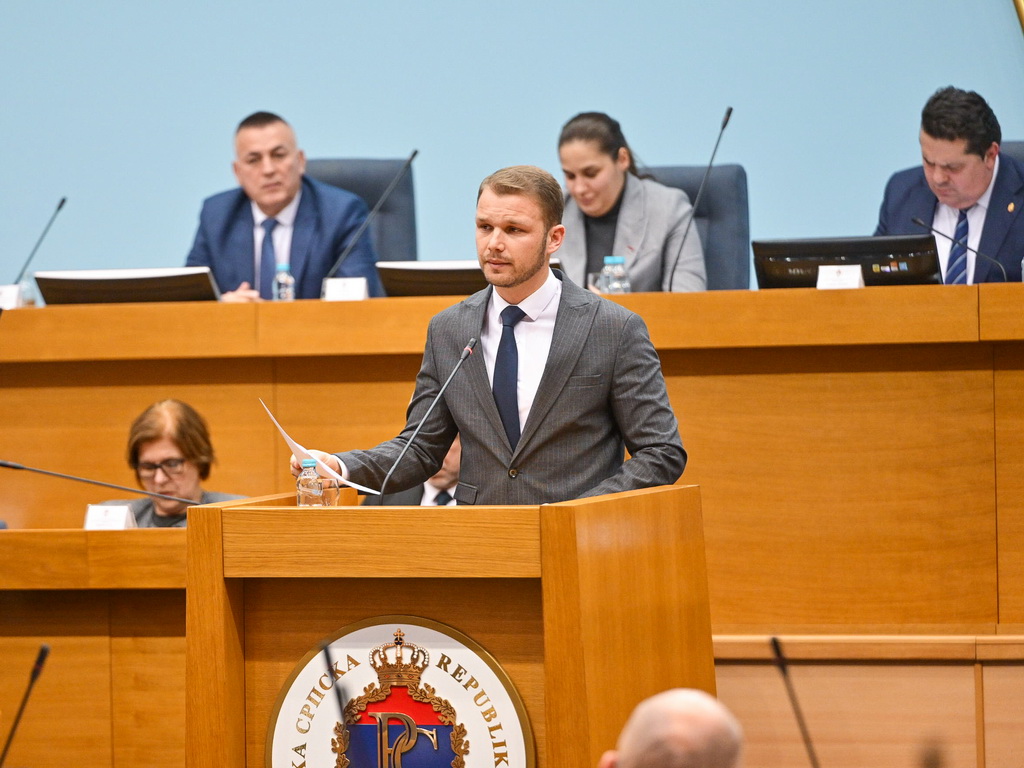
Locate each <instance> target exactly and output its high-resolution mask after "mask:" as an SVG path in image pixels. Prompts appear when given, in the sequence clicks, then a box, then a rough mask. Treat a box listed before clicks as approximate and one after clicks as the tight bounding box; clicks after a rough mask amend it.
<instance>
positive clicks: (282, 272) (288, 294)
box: [274, 264, 295, 301]
mask: <svg viewBox="0 0 1024 768" xmlns="http://www.w3.org/2000/svg"><path fill="white" fill-rule="evenodd" d="M274 301H295V278H294V277H292V271H291V269H290V268H289V267H288V265H287V264H278V265H277V272H275V273H274Z"/></svg>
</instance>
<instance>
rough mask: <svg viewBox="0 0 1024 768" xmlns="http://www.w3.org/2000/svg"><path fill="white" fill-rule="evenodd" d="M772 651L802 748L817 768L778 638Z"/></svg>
mask: <svg viewBox="0 0 1024 768" xmlns="http://www.w3.org/2000/svg"><path fill="white" fill-rule="evenodd" d="M771 643H772V651H773V652H774V654H775V663H776V664H777V665H778V667H779V672H781V673H782V680H783V682H784V683H785V684H786V693H787V694H788V695H789V703H790V705H791V706H792V707H793V714H794V715H796V723H797V725H798V726H799V727H800V735H801V736H802V737H803V740H804V748H805V749H806V750H807V758H808V759H809V760H810V761H811V765H812V766H813V768H819V765H818V756H817V755H816V754H814V745H813V744H812V743H811V734H810V732H809V731H808V730H807V723H806V722H804V713H803V712H802V711H801V710H800V703H799V702H798V701H797V700H796V690H794V688H793V683H792V681H791V680H790V679H789V670H788V669H787V668H786V657H785V656H783V654H782V645H781V643H779V638H777V637H774V636H773V637H772V638H771Z"/></svg>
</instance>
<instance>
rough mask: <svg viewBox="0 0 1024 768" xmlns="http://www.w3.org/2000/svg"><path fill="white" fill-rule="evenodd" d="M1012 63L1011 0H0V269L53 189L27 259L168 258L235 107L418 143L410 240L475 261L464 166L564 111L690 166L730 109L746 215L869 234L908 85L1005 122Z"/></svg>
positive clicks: (25, 244)
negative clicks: (606, 124) (617, 124)
mask: <svg viewBox="0 0 1024 768" xmlns="http://www.w3.org/2000/svg"><path fill="white" fill-rule="evenodd" d="M958 40H960V41H962V42H959V43H958V42H957V41H958ZM1022 72H1024V35H1022V34H1021V28H1020V25H1019V23H1018V20H1017V17H1016V14H1015V11H1014V7H1013V2H1012V0H862V1H856V0H851V1H850V2H845V3H842V2H833V1H832V0H776V2H773V3H756V4H755V3H752V2H751V3H744V2H717V3H715V2H707V0H702V1H701V2H696V1H695V0H671V1H670V0H664V1H663V2H647V1H646V0H640V1H639V2H634V3H621V2H617V3H609V2H602V1H601V0H595V1H593V2H586V3H583V2H580V3H569V2H559V1H558V0H554V1H552V0H547V1H546V2H542V1H541V0H517V2H511V3H489V2H486V1H484V2H481V1H480V0H472V1H470V0H433V2H430V3H414V2H395V1H394V0H375V1H371V2H360V3H350V2H341V1H338V0H293V2H290V3H281V2H276V3H268V2H261V1H253V2H236V1H235V0H231V1H228V2H222V1H220V0H208V1H207V2H198V1H197V0H179V1H178V2H173V3H169V2H164V3H147V2H127V1H124V2H116V1H114V0H91V1H90V2H83V3H71V2H67V3H60V2H46V0H39V1H37V2H31V1H30V0H6V1H5V2H2V3H0V84H2V88H0V93H2V101H0V158H2V162H0V169H2V170H0V211H2V213H0V283H5V282H10V281H11V280H13V279H14V276H15V274H16V273H17V271H18V269H19V268H20V266H21V263H22V261H23V260H24V258H25V256H26V255H27V254H28V252H29V250H30V249H31V247H32V244H33V243H34V242H35V239H36V237H37V236H38V234H39V232H40V231H41V229H42V227H43V225H44V224H45V222H46V219H47V217H48V216H49V215H50V213H51V212H52V210H53V208H54V206H55V205H56V203H57V201H58V200H59V199H60V197H61V196H62V195H67V197H68V204H67V207H66V208H65V210H64V211H63V212H62V214H61V218H60V219H58V221H57V223H56V224H55V226H54V228H53V230H52V232H51V233H50V234H51V236H50V238H49V239H48V241H47V242H46V243H45V244H44V245H43V247H42V249H41V250H40V252H39V255H38V257H37V260H36V262H35V264H34V268H36V269H64V268H99V267H108V266H110V267H125V266H168V265H180V264H182V263H183V261H184V258H185V254H186V253H187V251H188V248H189V245H190V243H191V239H192V235H193V232H194V228H195V223H196V215H197V213H198V210H199V204H200V201H201V200H202V198H203V197H205V196H206V195H208V194H211V193H213V192H216V191H219V190H221V189H224V188H227V187H229V186H233V183H234V182H233V177H232V175H231V171H230V160H231V155H232V144H231V137H232V132H233V128H234V125H235V124H236V123H237V121H238V120H239V119H240V118H241V117H243V116H244V115H246V114H248V113H249V112H251V111H254V110H256V109H269V110H272V111H275V112H279V113H281V114H282V115H284V116H285V117H286V118H287V119H288V120H289V121H290V122H291V123H292V124H293V125H294V126H295V128H296V130H297V132H298V136H299V141H300V144H301V145H302V146H303V147H304V148H305V150H306V152H307V154H308V155H309V156H310V157H323V156H363V157H400V156H405V155H407V154H408V153H409V152H410V151H411V150H412V149H413V148H418V149H419V150H420V156H419V158H418V159H417V160H416V165H415V179H416V193H417V198H418V202H417V205H418V210H417V215H418V217H419V246H420V255H421V258H425V259H437V258H471V257H473V255H474V246H473V229H472V224H471V221H472V218H471V217H472V213H473V205H474V197H475V192H476V187H477V184H478V183H479V181H480V179H481V178H482V177H483V176H484V175H485V174H487V173H489V172H490V171H492V170H494V169H496V168H498V167H501V166H504V165H509V164H513V163H535V164H538V165H541V166H543V167H545V168H548V169H549V170H551V171H552V172H555V173H557V172H558V170H559V169H558V164H557V156H556V152H555V146H554V145H555V139H556V136H557V132H558V129H559V128H560V126H561V124H562V123H563V122H564V121H565V120H566V119H567V118H568V117H570V116H571V115H573V114H575V113H576V112H578V111H581V110H585V109H599V110H604V111H607V112H609V113H610V114H612V115H613V116H615V117H617V118H618V119H619V120H620V121H621V122H622V125H623V127H624V129H625V132H626V135H627V137H628V138H629V140H630V142H631V143H632V145H633V146H634V149H635V150H636V152H637V154H638V156H639V157H640V158H641V159H642V160H643V161H645V162H647V163H649V164H652V165H659V164H703V163H705V162H706V161H707V158H708V156H709V154H710V152H711V148H712V146H713V144H714V138H715V132H716V131H717V129H718V126H719V124H720V121H721V118H722V114H723V112H724V110H725V107H726V106H728V105H732V106H733V107H734V108H735V113H734V115H733V119H732V122H731V124H730V126H729V128H728V131H727V133H726V135H725V138H724V139H723V141H722V145H721V148H720V150H719V154H718V162H738V163H742V164H743V165H745V166H746V168H747V172H748V174H749V181H750V204H751V228H752V234H753V236H754V237H761V238H766V237H789V236H793V237H802V236H814V235H852V234H862V233H863V234H869V233H870V232H871V231H872V229H873V227H874V223H875V218H876V215H877V207H878V203H879V200H880V196H881V191H882V187H883V184H884V183H885V180H886V178H887V177H888V175H889V174H890V173H891V172H892V171H893V170H895V169H897V168H901V167H905V166H908V165H912V164H914V163H916V162H918V161H919V156H918V147H917V138H916V134H917V125H918V118H919V113H920V109H921V106H922V105H923V103H924V101H925V100H926V99H927V97H928V96H929V95H930V94H931V93H932V92H933V91H934V90H935V89H936V88H938V87H940V86H943V85H947V84H955V85H958V86H960V87H965V88H970V89H974V90H977V91H979V92H980V93H981V94H982V95H984V96H985V97H986V98H987V99H988V100H989V102H990V103H991V104H992V106H993V108H994V109H995V111H996V114H997V115H998V116H999V118H1000V121H1001V123H1002V125H1003V131H1004V134H1005V135H1006V136H1007V138H1017V139H1022V138H1024V88H1022V87H1021V74H1022Z"/></svg>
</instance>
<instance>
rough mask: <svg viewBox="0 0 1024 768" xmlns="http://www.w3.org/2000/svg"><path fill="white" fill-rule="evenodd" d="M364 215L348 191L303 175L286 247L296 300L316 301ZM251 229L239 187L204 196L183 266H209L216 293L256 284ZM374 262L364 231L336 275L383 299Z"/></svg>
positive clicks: (247, 207) (247, 203)
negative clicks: (360, 281) (362, 281)
mask: <svg viewBox="0 0 1024 768" xmlns="http://www.w3.org/2000/svg"><path fill="white" fill-rule="evenodd" d="M366 215H367V207H366V203H364V202H363V201H362V199H361V198H359V197H357V196H356V195H354V194H352V193H351V192H347V191H345V190H344V189H339V188H338V187H332V186H330V185H329V184H323V183H321V182H319V181H316V180H315V179H311V178H309V177H308V176H303V177H302V198H301V199H300V200H299V209H298V211H297V212H296V214H295V228H294V231H293V232H292V248H291V268H292V274H293V275H294V276H295V298H297V299H319V298H320V289H321V284H322V283H323V279H324V277H325V276H326V275H327V272H328V271H329V270H330V268H331V267H333V266H334V262H335V261H337V260H338V257H339V256H340V255H341V252H342V251H344V250H345V248H346V246H347V245H348V243H349V240H350V238H351V237H352V235H353V234H355V231H356V230H357V229H358V228H359V225H360V224H362V222H363V219H365V218H366ZM253 227H254V222H253V218H252V206H251V205H250V201H249V198H248V196H247V195H246V194H245V192H243V191H242V189H241V188H238V189H232V190H228V191H227V192H221V193H220V194H217V195H214V196H213V197H209V198H207V199H206V200H205V201H203V209H202V211H201V212H200V213H199V229H198V230H197V231H196V239H195V242H194V243H193V244H192V252H191V253H189V255H188V259H187V260H186V262H185V266H188V267H210V269H211V270H213V277H214V279H215V280H216V281H217V286H218V287H219V288H220V290H221V291H233V290H235V289H236V288H238V286H239V285H241V284H242V283H243V282H246V281H248V282H249V284H250V285H254V286H255V283H254V282H253V253H254V248H255V246H254V244H253ZM376 264H377V255H376V254H375V253H374V250H373V244H372V243H371V241H370V233H369V232H368V231H367V232H363V235H362V237H360V238H359V242H358V243H357V244H356V247H355V248H353V249H352V253H350V254H349V255H348V258H346V259H345V263H344V264H342V265H341V268H340V269H339V270H338V274H337V275H335V277H365V278H366V281H367V283H368V286H369V290H370V295H371V296H383V295H384V288H383V286H382V285H381V282H380V276H379V275H378V274H377V266H376ZM255 287H257V288H258V287H259V286H255Z"/></svg>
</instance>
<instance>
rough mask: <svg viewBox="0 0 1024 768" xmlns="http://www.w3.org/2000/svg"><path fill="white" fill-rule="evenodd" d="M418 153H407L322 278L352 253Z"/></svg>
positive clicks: (416, 150) (331, 275) (327, 276)
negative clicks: (382, 191)
mask: <svg viewBox="0 0 1024 768" xmlns="http://www.w3.org/2000/svg"><path fill="white" fill-rule="evenodd" d="M419 153H420V151H419V150H418V149H414V150H413V151H412V154H411V155H409V159H408V160H406V161H405V163H403V164H402V167H401V168H399V169H398V173H396V174H395V178H393V179H392V180H391V183H390V184H388V186H387V187H386V188H385V190H384V193H383V194H382V195H381V196H380V197H379V198H378V199H377V204H376V205H375V206H373V210H372V211H370V213H369V214H368V215H367V217H366V218H365V219H363V223H362V224H360V225H359V229H357V230H356V233H355V234H354V235H353V236H352V239H351V240H349V241H348V245H347V246H345V250H344V251H342V252H341V256H339V257H338V260H337V261H336V262H334V266H333V267H331V269H330V271H329V272H328V273H327V274H326V275H324V280H327V279H328V278H331V277H334V273H335V272H337V271H338V269H339V268H340V267H341V265H342V264H344V263H345V259H347V258H348V255H349V254H350V253H352V249H353V248H355V247H356V243H358V242H359V238H360V237H362V236H363V232H365V231H366V228H367V227H368V226H370V222H371V221H373V217H374V216H376V215H377V211H379V210H380V209H381V207H382V206H383V205H384V203H385V202H387V199H388V198H389V197H391V193H392V192H394V191H395V187H397V186H398V182H400V181H401V180H402V177H403V176H405V172H406V171H407V170H409V166H410V165H412V161H413V160H415V159H416V155H418V154H419Z"/></svg>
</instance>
